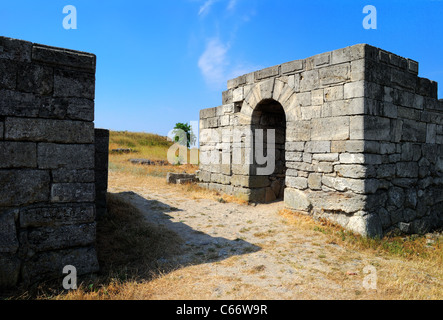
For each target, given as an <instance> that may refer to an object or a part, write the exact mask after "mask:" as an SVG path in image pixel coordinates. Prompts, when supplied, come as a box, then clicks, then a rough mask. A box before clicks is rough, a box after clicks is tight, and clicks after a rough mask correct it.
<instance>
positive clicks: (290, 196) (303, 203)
mask: <svg viewBox="0 0 443 320" xmlns="http://www.w3.org/2000/svg"><path fill="white" fill-rule="evenodd" d="M284 199H285V204H286V205H287V206H288V207H290V208H291V209H295V210H301V211H306V212H309V211H310V210H311V208H312V205H311V203H310V201H309V199H308V198H307V196H306V194H305V193H304V192H303V191H300V190H297V189H293V188H286V189H285V194H284Z"/></svg>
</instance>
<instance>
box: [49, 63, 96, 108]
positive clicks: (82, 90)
mask: <svg viewBox="0 0 443 320" xmlns="http://www.w3.org/2000/svg"><path fill="white" fill-rule="evenodd" d="M54 97H76V98H86V99H91V100H93V99H94V98H95V76H94V74H90V73H85V72H78V71H68V70H60V69H55V70H54Z"/></svg>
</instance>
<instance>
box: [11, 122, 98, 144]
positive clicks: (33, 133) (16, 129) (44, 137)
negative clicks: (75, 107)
mask: <svg viewBox="0 0 443 320" xmlns="http://www.w3.org/2000/svg"><path fill="white" fill-rule="evenodd" d="M5 139H8V140H14V141H20V140H25V141H26V140H27V141H29V140H32V141H37V142H62V143H93V142H94V124H93V123H92V122H84V121H64V120H49V119H24V118H6V121H5Z"/></svg>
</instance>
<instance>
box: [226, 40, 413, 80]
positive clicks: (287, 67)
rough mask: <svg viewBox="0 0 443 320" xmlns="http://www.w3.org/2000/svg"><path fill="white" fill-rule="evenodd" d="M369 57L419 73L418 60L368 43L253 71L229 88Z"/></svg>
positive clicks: (238, 78) (239, 78) (411, 72)
mask: <svg viewBox="0 0 443 320" xmlns="http://www.w3.org/2000/svg"><path fill="white" fill-rule="evenodd" d="M360 59H369V60H373V61H376V62H381V63H385V64H388V65H390V66H392V67H395V68H398V69H401V70H404V71H407V72H409V73H410V74H411V75H415V76H417V75H418V71H419V70H418V62H417V61H414V60H412V59H407V58H403V57H400V56H398V55H396V54H394V53H391V52H388V51H385V50H382V49H380V48H376V47H373V46H370V45H368V44H356V45H353V46H350V47H346V48H343V49H338V50H334V51H330V52H325V53H321V54H318V55H315V56H312V57H309V58H306V59H302V60H294V61H290V62H286V63H283V64H279V65H276V66H273V67H269V68H265V69H262V70H258V71H255V72H251V73H248V74H245V75H242V76H240V77H237V78H235V79H232V80H228V89H235V88H238V87H241V86H243V85H248V84H253V83H255V82H258V81H260V80H262V79H266V78H271V77H278V76H285V75H292V74H295V73H300V72H303V71H309V70H313V69H317V68H323V67H326V66H332V65H337V64H341V63H346V62H351V61H354V60H360Z"/></svg>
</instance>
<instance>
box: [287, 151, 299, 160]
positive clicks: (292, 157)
mask: <svg viewBox="0 0 443 320" xmlns="http://www.w3.org/2000/svg"><path fill="white" fill-rule="evenodd" d="M302 156H303V154H302V153H301V152H286V153H285V159H286V160H287V161H302V160H303V159H302Z"/></svg>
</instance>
